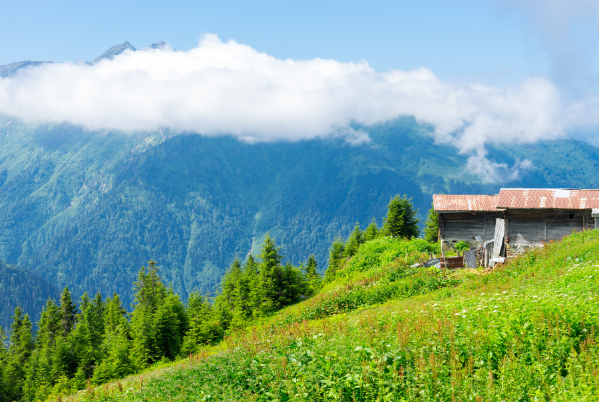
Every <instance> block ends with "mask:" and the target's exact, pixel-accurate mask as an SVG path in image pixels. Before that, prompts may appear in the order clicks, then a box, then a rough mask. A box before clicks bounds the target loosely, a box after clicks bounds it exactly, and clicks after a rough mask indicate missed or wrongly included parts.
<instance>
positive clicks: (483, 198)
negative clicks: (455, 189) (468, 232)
mask: <svg viewBox="0 0 599 402" xmlns="http://www.w3.org/2000/svg"><path fill="white" fill-rule="evenodd" d="M498 199H499V197H498V196H497V195H448V194H435V195H433V207H434V208H435V212H462V211H468V212H476V211H481V212H482V211H497V200H498Z"/></svg>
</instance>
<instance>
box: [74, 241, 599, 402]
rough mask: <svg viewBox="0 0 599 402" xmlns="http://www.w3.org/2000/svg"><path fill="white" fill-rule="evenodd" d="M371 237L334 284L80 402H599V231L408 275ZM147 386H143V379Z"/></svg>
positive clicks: (390, 247)
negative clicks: (500, 262)
mask: <svg viewBox="0 0 599 402" xmlns="http://www.w3.org/2000/svg"><path fill="white" fill-rule="evenodd" d="M406 246H408V245H407V244H406V242H402V241H392V240H389V239H384V238H383V239H377V240H374V241H371V242H369V243H365V244H364V245H362V246H361V248H360V250H359V252H358V254H357V255H356V256H354V257H353V258H352V259H351V260H350V261H349V262H347V263H346V264H345V266H344V268H343V269H342V270H341V271H340V274H339V276H338V278H337V279H336V281H335V282H334V283H331V284H329V285H328V286H327V287H325V288H324V289H323V290H322V291H321V292H320V293H319V294H318V295H316V296H315V297H313V298H312V299H309V300H306V301H304V302H302V303H300V304H298V305H295V306H292V307H290V308H287V309H285V310H282V311H280V312H279V313H278V314H276V315H275V316H273V317H270V318H268V319H265V320H264V321H263V322H261V323H258V324H257V325H255V326H252V327H250V328H249V329H247V330H245V331H240V332H236V333H231V334H229V335H228V336H227V337H226V339H225V341H224V342H223V343H221V344H220V345H217V346H215V347H210V348H208V347H207V348H206V349H205V351H204V352H203V353H200V354H198V355H196V356H193V357H192V358H191V359H189V360H187V361H185V362H182V363H181V364H178V365H175V366H173V367H167V368H162V369H161V371H160V372H159V373H156V375H154V376H152V375H151V374H145V376H146V377H145V378H146V380H145V381H144V380H143V376H142V377H139V376H138V377H136V378H131V379H128V380H124V381H122V382H115V383H113V384H109V385H106V386H104V387H100V388H97V389H95V388H89V389H88V390H87V391H84V392H82V393H81V394H80V395H79V397H78V399H79V400H82V401H92V400H93V401H142V400H143V401H162V400H214V401H217V400H218V401H220V400H251V401H267V400H268V401H270V400H273V401H274V400H278V401H287V400H298V401H313V400H343V401H354V400H362V401H371V400H380V401H386V400H393V401H401V400H420V401H439V400H447V401H483V400H484V401H538V400H558V401H572V400H595V399H596V398H597V391H599V380H598V378H599V377H598V375H597V374H598V373H599V352H598V350H599V349H598V348H597V341H598V336H599V293H598V291H599V276H598V274H599V231H596V230H594V231H587V232H583V233H577V234H574V235H572V236H570V237H567V238H565V239H564V240H563V241H561V242H558V243H552V244H550V245H548V246H546V247H545V248H543V249H538V250H535V251H532V252H530V253H528V254H526V255H524V256H522V257H520V258H518V259H516V260H514V261H513V262H511V263H510V264H508V265H506V266H503V267H500V268H497V269H495V270H494V271H491V272H483V271H475V270H462V271H459V272H453V273H448V274H446V273H442V272H438V271H436V270H434V269H433V270H430V269H424V268H420V269H413V268H410V267H409V266H410V264H411V263H412V262H413V261H415V260H418V259H419V257H420V253H421V252H422V251H420V250H419V246H418V245H417V244H414V245H413V246H412V249H411V250H408V251H409V253H408V257H407V258H406V256H405V254H404V253H405V250H406ZM148 378H149V379H148Z"/></svg>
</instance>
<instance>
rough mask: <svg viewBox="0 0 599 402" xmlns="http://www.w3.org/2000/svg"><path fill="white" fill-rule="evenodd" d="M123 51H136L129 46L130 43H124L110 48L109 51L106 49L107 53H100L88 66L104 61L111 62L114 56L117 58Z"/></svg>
mask: <svg viewBox="0 0 599 402" xmlns="http://www.w3.org/2000/svg"><path fill="white" fill-rule="evenodd" d="M125 50H131V51H133V52H135V50H137V49H135V48H134V47H133V45H131V43H129V42H127V41H125V42H123V43H121V44H118V45H114V46H113V47H111V48H110V49H108V50H107V51H105V52H104V53H102V54H101V55H100V56H99V57H97V58H95V59H94V60H93V61H92V62H91V63H90V64H96V63H98V62H100V61H102V60H105V59H108V60H112V59H113V58H114V56H118V55H119V54H121V53H123V52H124V51H125Z"/></svg>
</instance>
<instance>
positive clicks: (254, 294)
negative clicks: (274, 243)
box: [243, 254, 262, 317]
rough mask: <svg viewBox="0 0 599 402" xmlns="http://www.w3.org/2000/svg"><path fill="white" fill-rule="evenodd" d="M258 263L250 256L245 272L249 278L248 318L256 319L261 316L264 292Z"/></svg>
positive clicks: (244, 268)
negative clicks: (261, 286)
mask: <svg viewBox="0 0 599 402" xmlns="http://www.w3.org/2000/svg"><path fill="white" fill-rule="evenodd" d="M258 266H259V265H258V262H257V261H256V260H255V259H254V257H253V256H252V255H251V254H250V255H249V257H248V259H247V261H246V263H245V265H244V267H243V272H244V273H245V276H246V277H247V282H248V286H249V294H248V311H247V312H248V317H256V316H258V315H260V313H259V311H260V305H261V304H262V290H261V288H260V275H259V273H258Z"/></svg>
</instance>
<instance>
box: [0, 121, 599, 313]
mask: <svg viewBox="0 0 599 402" xmlns="http://www.w3.org/2000/svg"><path fill="white" fill-rule="evenodd" d="M0 127H1V130H0V134H2V135H0V259H3V260H5V261H8V262H9V263H12V264H18V265H20V266H23V267H25V268H27V269H29V270H31V271H33V272H36V273H37V274H39V275H40V276H42V277H43V278H45V279H46V280H47V281H49V282H51V283H53V284H55V285H56V286H57V287H59V288H62V287H64V286H65V285H68V286H69V287H70V288H71V289H72V290H73V291H74V293H75V294H82V293H83V292H84V291H88V292H89V293H91V294H93V293H95V292H96V291H101V292H102V293H103V294H111V293H112V292H115V291H116V292H118V293H119V294H120V295H122V297H123V301H124V303H125V305H129V304H130V303H131V301H132V299H131V297H132V293H131V288H130V286H129V284H130V283H132V281H133V279H134V278H135V274H136V272H137V270H138V269H139V267H140V266H141V265H142V264H143V263H145V262H147V261H148V260H149V259H150V258H152V259H154V260H156V261H157V262H158V264H159V265H160V266H161V267H162V274H163V276H164V278H165V280H166V281H168V282H169V283H172V284H173V286H174V289H175V290H176V292H177V293H178V294H180V295H182V297H184V298H185V297H187V295H188V294H189V292H191V291H192V290H193V289H200V290H201V291H203V292H206V291H214V290H215V289H216V286H217V284H218V283H219V278H220V277H221V276H222V274H223V272H224V270H225V267H227V266H229V265H230V263H231V262H232V260H233V259H234V257H235V255H238V256H240V257H241V258H244V257H245V256H246V255H247V254H248V252H249V251H250V250H255V249H256V248H257V245H259V244H261V242H262V240H263V238H264V235H265V234H266V233H267V232H270V233H271V235H272V236H273V237H274V238H275V240H276V241H277V243H278V244H280V245H281V246H282V247H283V249H282V253H283V255H285V256H286V258H288V259H289V260H291V261H292V262H293V263H295V264H298V263H299V262H300V261H305V260H306V259H307V257H308V255H309V254H310V253H312V252H313V253H314V254H315V256H316V259H317V261H318V262H319V267H320V269H323V268H324V267H325V266H326V259H327V255H328V246H329V245H330V244H331V241H332V240H333V239H334V238H335V237H336V236H339V235H340V236H343V237H345V236H347V235H348V234H349V232H350V230H351V229H352V228H353V226H354V225H355V223H356V222H359V223H360V225H362V227H365V226H366V225H367V224H368V223H369V222H370V220H371V219H372V217H373V216H376V217H378V216H382V214H383V212H384V210H385V206H386V204H387V202H388V201H389V198H390V197H391V196H393V195H395V194H410V195H411V196H412V197H413V201H414V203H415V206H416V207H417V208H420V211H421V217H424V213H425V212H426V211H427V210H428V208H429V207H430V202H431V195H432V194H433V193H436V192H445V193H492V192H496V191H497V190H498V188H499V187H500V184H485V183H482V182H481V179H480V177H478V176H473V175H471V174H468V173H467V171H466V170H465V163H466V158H465V157H464V156H463V155H459V154H458V153H457V151H456V149H455V148H452V147H450V146H446V145H439V144H435V143H434V140H433V137H432V135H431V131H430V128H428V127H425V126H422V125H419V124H417V123H416V122H415V121H414V120H413V119H411V118H403V119H399V120H397V121H394V122H390V123H387V124H382V125H377V126H372V127H366V128H364V129H365V130H366V131H368V133H369V135H370V137H371V139H372V142H371V143H369V144H362V145H359V146H352V145H349V144H347V143H346V142H344V141H342V140H312V141H300V142H295V143H284V142H279V143H268V144H260V143H258V144H247V143H243V142H240V141H238V140H236V139H233V138H229V137H220V138H208V137H203V136H199V135H193V134H182V133H174V132H170V131H168V130H162V131H160V132H152V133H137V134H129V135H125V134H122V133H115V132H108V133H106V132H87V131H83V130H82V129H80V128H78V127H73V126H69V125H66V124H63V125H51V124H37V125H25V124H23V123H21V122H19V121H16V120H14V119H12V118H10V117H7V116H2V117H0ZM532 147H533V148H530V147H516V146H511V147H502V148H493V149H490V151H489V152H490V155H491V157H492V159H494V160H496V161H497V162H505V163H508V164H510V165H512V164H513V163H515V161H516V160H518V159H523V158H528V159H530V160H532V161H533V167H532V169H531V170H529V171H525V172H523V174H522V177H521V179H520V180H518V181H513V182H510V183H507V184H506V185H509V186H513V187H518V186H522V187H581V188H589V187H596V186H597V177H598V173H599V169H598V164H599V162H598V161H599V150H598V149H597V148H595V147H592V146H590V145H588V144H586V143H582V142H578V141H572V140H567V141H558V142H547V143H538V144H535V145H534V146H532ZM564 152H567V155H565V154H564ZM571 160H576V161H580V163H577V164H571V163H569V161H571ZM379 223H380V222H379Z"/></svg>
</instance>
